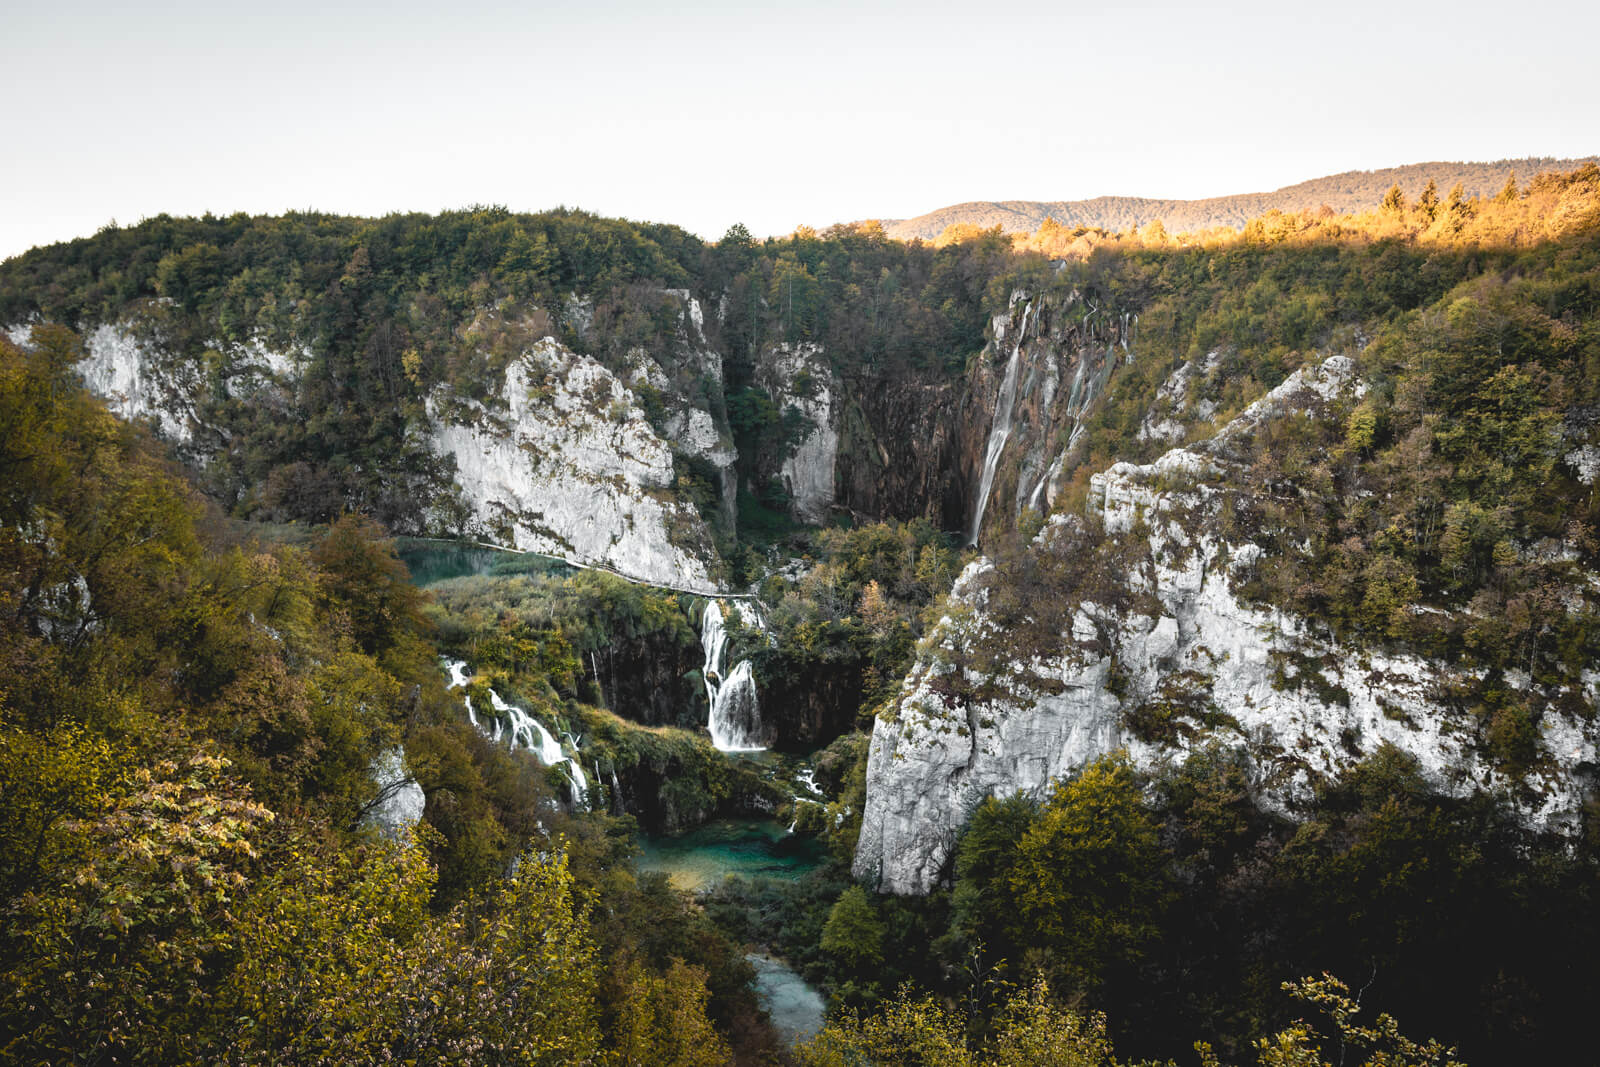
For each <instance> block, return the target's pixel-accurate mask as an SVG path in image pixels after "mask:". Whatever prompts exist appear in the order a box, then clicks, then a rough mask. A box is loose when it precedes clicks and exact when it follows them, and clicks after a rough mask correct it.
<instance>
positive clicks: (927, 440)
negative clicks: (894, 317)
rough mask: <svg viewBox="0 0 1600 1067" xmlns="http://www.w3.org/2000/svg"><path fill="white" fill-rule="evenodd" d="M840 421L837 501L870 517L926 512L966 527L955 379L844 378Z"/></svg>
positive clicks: (944, 523)
mask: <svg viewBox="0 0 1600 1067" xmlns="http://www.w3.org/2000/svg"><path fill="white" fill-rule="evenodd" d="M842 392H843V396H844V401H843V410H842V412H841V414H840V424H839V450H838V462H837V471H838V473H837V484H838V487H839V500H838V502H839V504H840V505H842V506H843V507H846V508H848V509H849V510H850V511H851V512H853V513H855V514H857V515H862V516H868V517H871V518H890V517H893V518H897V519H912V518H918V517H920V518H925V519H927V520H929V521H930V522H932V523H934V524H935V525H937V526H939V527H940V528H942V529H946V530H955V529H960V528H962V524H963V523H964V522H965V521H966V516H967V515H968V514H969V505H968V497H969V487H968V485H967V481H966V477H965V472H964V469H963V468H964V464H963V462H962V451H961V445H962V434H961V430H960V427H959V425H958V424H957V416H956V412H957V410H958V407H959V404H960V399H961V391H960V387H959V385H958V384H956V383H954V382H949V381H944V380H941V379H939V378H937V377H935V376H933V375H931V374H929V375H918V374H906V375H897V376H895V377H893V378H879V377H868V376H863V377H858V378H853V379H851V380H850V381H849V382H847V383H845V387H844V389H843V391H842Z"/></svg>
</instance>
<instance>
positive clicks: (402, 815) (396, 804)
mask: <svg viewBox="0 0 1600 1067" xmlns="http://www.w3.org/2000/svg"><path fill="white" fill-rule="evenodd" d="M372 780H373V781H374V782H375V783H376V784H377V786H378V798H377V803H376V804H374V805H373V807H372V808H371V809H370V810H368V812H367V814H366V816H365V819H364V821H365V823H366V825H368V826H371V827H373V828H375V829H377V830H378V831H379V832H380V833H382V834H383V835H384V836H386V837H394V838H397V837H402V836H404V835H405V834H406V833H407V832H409V831H410V830H411V829H412V828H413V827H415V826H416V825H417V823H419V822H421V821H422V812H423V809H424V808H425V807H426V806H427V803H428V798H427V796H426V795H424V794H423V792H422V786H420V785H418V784H417V780H416V779H415V778H413V777H411V774H410V772H408V771H407V770H406V750H405V748H404V747H403V746H400V745H396V746H395V747H394V748H391V749H389V750H388V751H387V752H384V753H383V754H382V755H380V756H379V757H378V758H377V759H376V760H374V761H373V763H372Z"/></svg>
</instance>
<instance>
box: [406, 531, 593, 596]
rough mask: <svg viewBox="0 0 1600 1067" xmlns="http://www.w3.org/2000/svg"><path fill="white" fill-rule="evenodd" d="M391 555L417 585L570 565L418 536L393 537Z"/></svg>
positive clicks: (561, 570)
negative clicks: (400, 563) (397, 559)
mask: <svg viewBox="0 0 1600 1067" xmlns="http://www.w3.org/2000/svg"><path fill="white" fill-rule="evenodd" d="M394 547H395V555H397V556H399V557H400V560H401V562H402V563H404V564H405V565H406V569H407V570H409V571H410V572H411V583H412V584H413V585H416V586H418V587H422V586H429V585H432V584H434V583H435V582H446V581H449V580H450V579H452V578H470V577H474V576H477V577H486V576H496V577H498V576H504V575H512V574H560V575H567V574H571V573H572V572H573V570H574V568H573V567H571V566H570V565H568V564H566V563H562V562H561V561H560V560H555V559H548V558H546V557H544V556H536V555H532V554H531V553H526V552H508V551H505V550H504V549H499V548H487V547H485V546H483V545H473V544H467V543H465V542H462V541H430V540H428V539H426V538H420V537H398V538H395V546H394Z"/></svg>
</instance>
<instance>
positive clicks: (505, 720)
mask: <svg viewBox="0 0 1600 1067" xmlns="http://www.w3.org/2000/svg"><path fill="white" fill-rule="evenodd" d="M445 669H446V670H447V671H449V673H450V688H451V689H462V688H464V687H465V686H466V684H467V677H468V675H467V665H466V664H465V663H462V662H461V661H460V660H449V661H447V662H446V663H445ZM463 703H465V704H466V706H467V718H468V719H469V720H470V721H471V722H472V725H473V726H476V727H477V728H478V732H479V733H481V734H484V735H486V736H487V737H488V738H489V740H490V741H491V742H496V743H498V742H499V740H500V737H501V735H502V734H503V733H505V734H509V736H508V737H507V744H508V746H509V747H510V749H511V750H512V751H513V752H515V751H516V750H517V748H518V747H521V748H526V749H527V750H528V751H529V752H532V753H533V754H534V756H535V757H537V758H538V760H539V762H540V763H542V764H544V765H545V766H546V767H555V766H558V765H561V766H565V767H566V769H567V778H568V779H569V780H570V781H571V782H572V799H573V802H574V803H575V804H577V805H578V806H579V807H582V806H583V805H584V804H586V803H587V802H588V798H589V779H588V777H587V776H586V775H585V774H584V773H583V768H582V767H581V766H580V765H579V764H578V761H577V760H576V759H574V758H572V757H570V756H568V755H567V754H566V753H565V752H564V751H563V750H562V748H561V742H559V741H557V740H556V739H555V738H554V737H553V736H552V735H551V733H550V731H549V730H546V729H545V728H544V724H543V723H541V722H539V720H538V719H535V718H534V717H533V716H532V715H529V714H528V713H527V712H526V711H523V710H522V709H521V708H519V707H516V706H515V705H513V704H508V703H506V702H505V700H504V699H502V698H501V696H500V694H499V693H496V692H495V691H494V690H493V689H491V690H489V703H490V704H491V705H493V707H494V710H495V717H494V723H493V726H492V728H490V729H484V726H483V724H482V723H481V722H479V721H478V716H477V715H476V714H475V713H474V712H473V710H472V699H471V698H470V697H463ZM567 736H568V740H569V741H571V742H572V747H573V750H574V751H576V750H577V747H578V746H577V742H575V741H572V737H571V735H570V734H569V735H567Z"/></svg>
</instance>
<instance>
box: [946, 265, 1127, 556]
mask: <svg viewBox="0 0 1600 1067" xmlns="http://www.w3.org/2000/svg"><path fill="white" fill-rule="evenodd" d="M1135 327H1136V320H1135V319H1134V317H1133V316H1132V315H1130V314H1128V313H1126V312H1122V311H1119V310H1117V309H1115V308H1113V307H1111V306H1109V305H1107V304H1103V303H1101V302H1097V301H1096V300H1095V299H1094V298H1092V297H1088V296H1085V295H1083V294H1082V293H1079V292H1077V291H1072V292H1069V293H1067V294H1066V295H1051V296H1045V297H1035V296H1033V295H1031V294H1030V293H1028V292H1026V291H1023V290H1017V291H1015V292H1013V293H1012V294H1011V299H1010V305H1009V307H1008V309H1007V310H1006V311H1005V312H1003V313H1001V314H999V315H996V316H995V317H994V319H993V321H992V322H991V323H990V328H989V338H990V339H989V343H988V344H987V345H986V346H985V348H984V350H983V352H982V353H980V354H979V356H978V358H977V360H976V362H975V365H974V366H973V368H972V370H971V372H970V374H969V375H968V379H967V384H966V392H965V396H964V399H963V401H962V404H961V407H960V410H959V414H958V419H959V425H960V429H961V439H960V443H959V447H958V449H957V452H958V457H957V462H958V463H959V466H960V469H961V471H962V472H963V478H962V483H963V484H964V485H965V486H966V487H967V493H966V496H965V499H964V500H963V504H964V514H963V522H962V523H961V525H960V527H959V528H960V529H962V530H964V531H966V534H967V539H968V540H969V541H970V542H972V543H974V544H980V543H982V537H983V531H984V529H986V528H990V527H998V528H1005V527H1008V526H1010V525H1011V524H1013V523H1015V522H1016V519H1017V516H1018V515H1019V514H1021V512H1022V511H1023V510H1024V509H1026V508H1032V509H1034V510H1037V511H1041V512H1043V511H1048V510H1049V508H1050V506H1051V505H1052V504H1053V503H1054V502H1055V498H1056V493H1057V491H1058V490H1059V488H1060V485H1061V480H1062V476H1063V474H1064V473H1065V472H1067V471H1069V470H1070V469H1071V467H1072V466H1073V465H1074V464H1075V463H1076V462H1078V461H1079V460H1081V459H1083V458H1084V457H1083V454H1082V434H1083V425H1084V422H1085V419H1086V417H1087V416H1088V414H1089V413H1090V412H1091V411H1092V410H1093V407H1094V405H1095V403H1096V401H1098V400H1099V399H1100V397H1101V396H1102V395H1103V394H1104V391H1105V387H1106V383H1107V382H1108V381H1109V380H1110V377H1111V373H1112V371H1114V370H1115V369H1116V368H1117V366H1118V365H1119V362H1125V361H1127V360H1129V359H1131V358H1132V347H1131V346H1132V341H1133V335H1134V331H1135Z"/></svg>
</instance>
